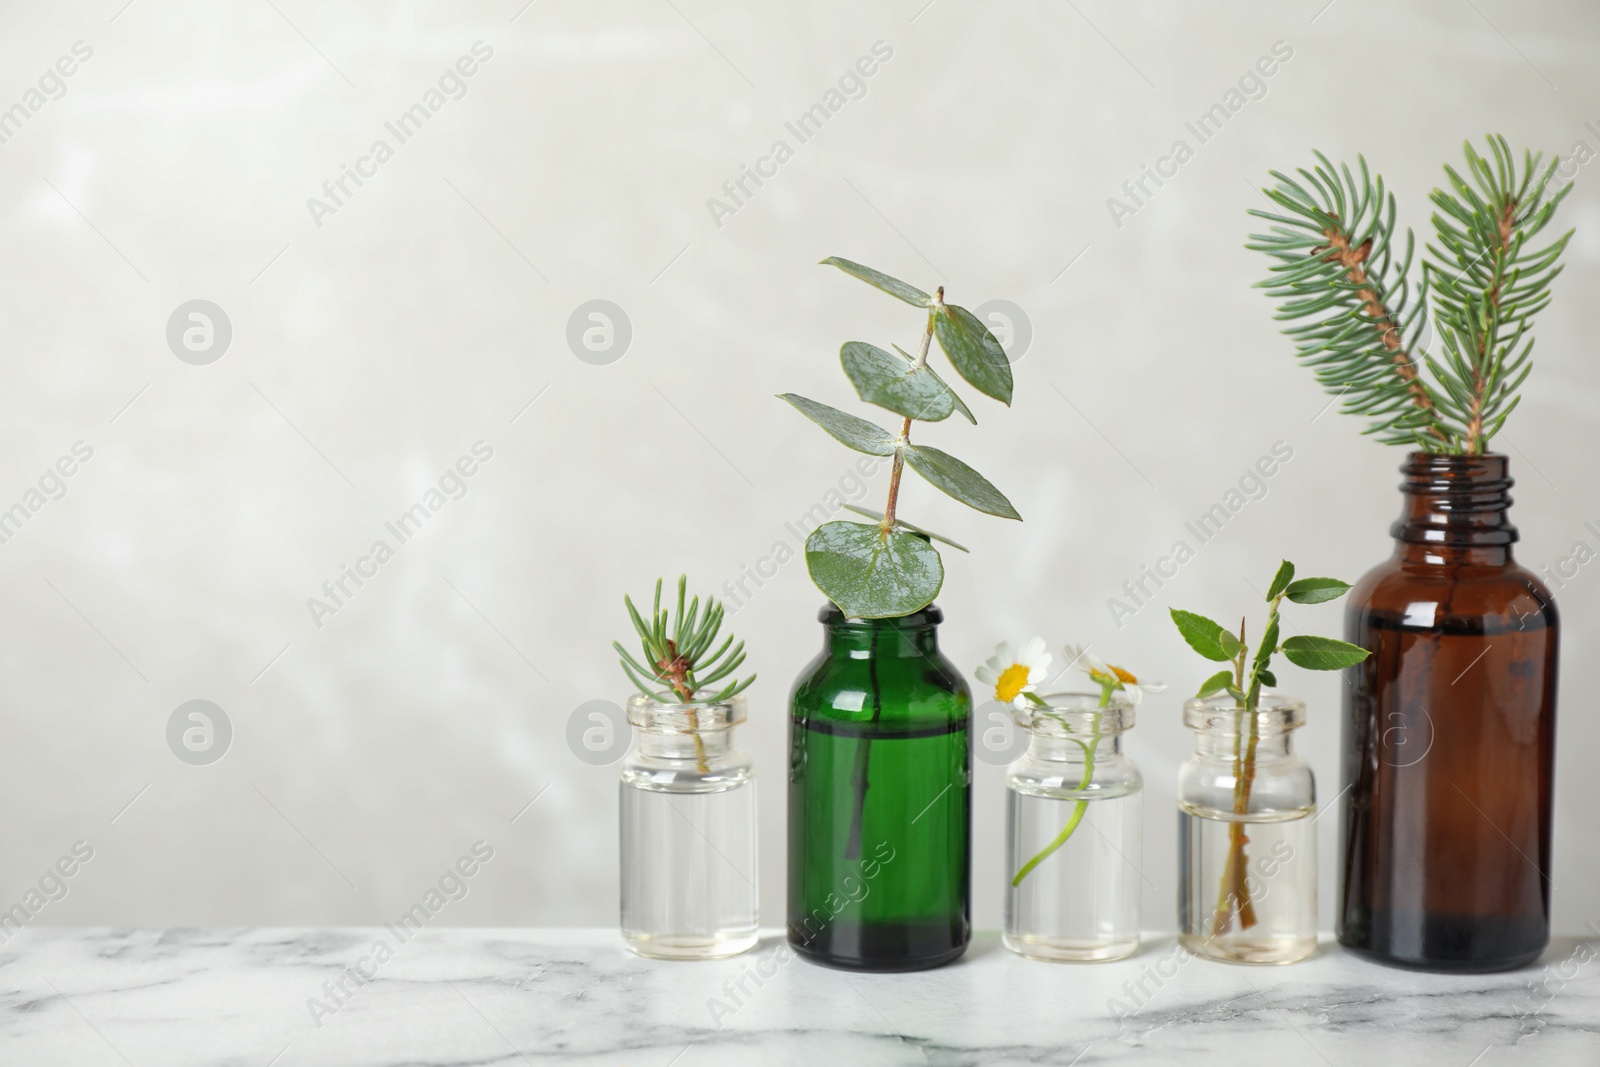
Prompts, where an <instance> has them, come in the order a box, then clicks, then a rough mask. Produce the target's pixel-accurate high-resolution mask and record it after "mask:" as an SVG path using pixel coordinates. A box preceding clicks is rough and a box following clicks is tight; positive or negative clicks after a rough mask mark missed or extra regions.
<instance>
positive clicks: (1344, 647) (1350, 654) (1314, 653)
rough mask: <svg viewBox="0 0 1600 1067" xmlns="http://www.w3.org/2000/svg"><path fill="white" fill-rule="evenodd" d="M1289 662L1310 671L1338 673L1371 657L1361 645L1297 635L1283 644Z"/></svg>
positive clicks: (1328, 638) (1329, 638)
mask: <svg viewBox="0 0 1600 1067" xmlns="http://www.w3.org/2000/svg"><path fill="white" fill-rule="evenodd" d="M1283 654H1284V655H1285V656H1287V657H1288V659H1289V662H1290V663H1293V664H1294V665H1295V666H1297V667H1304V668H1305V669H1306V670H1308V671H1336V670H1339V669H1341V668H1343V667H1353V666H1354V665H1356V664H1357V663H1360V662H1361V661H1362V660H1364V659H1366V658H1367V656H1369V655H1371V653H1369V652H1368V651H1367V650H1366V649H1364V648H1362V647H1361V646H1360V645H1352V644H1350V643H1349V642H1348V641H1336V640H1334V639H1333V638H1331V637H1313V636H1310V635H1306V634H1297V635H1296V636H1294V637H1291V638H1289V639H1288V640H1287V641H1285V642H1284V643H1283Z"/></svg>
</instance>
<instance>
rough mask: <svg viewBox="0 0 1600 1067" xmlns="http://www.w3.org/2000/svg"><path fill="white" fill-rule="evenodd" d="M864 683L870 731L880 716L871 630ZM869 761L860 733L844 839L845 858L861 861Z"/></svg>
mask: <svg viewBox="0 0 1600 1067" xmlns="http://www.w3.org/2000/svg"><path fill="white" fill-rule="evenodd" d="M867 680H868V682H869V683H870V684H871V686H872V718H871V719H869V720H868V726H869V728H870V727H871V726H873V725H876V724H877V722H878V720H879V719H880V718H881V717H882V715H883V695H882V693H880V692H879V691H878V629H877V627H876V626H874V627H873V630H872V640H871V642H870V644H869V646H868V649H867ZM871 759H872V737H871V736H870V735H869V734H868V733H867V732H866V731H863V732H862V735H861V741H860V743H859V744H857V745H856V765H855V768H854V769H853V770H852V772H851V785H852V786H853V788H854V792H855V807H854V808H853V809H852V810H851V812H850V836H849V837H847V838H846V839H845V843H844V858H845V859H847V860H858V859H860V858H861V824H862V822H863V821H864V820H865V819H866V814H867V789H868V787H869V786H870V785H871V783H870V782H869V781H868V778H867V774H868V771H869V770H870V766H871Z"/></svg>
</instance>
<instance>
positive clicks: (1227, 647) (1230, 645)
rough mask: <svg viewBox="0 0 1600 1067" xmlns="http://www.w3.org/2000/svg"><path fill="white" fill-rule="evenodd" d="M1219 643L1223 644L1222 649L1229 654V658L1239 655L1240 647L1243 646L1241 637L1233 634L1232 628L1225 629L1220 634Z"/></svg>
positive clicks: (1218, 636)
mask: <svg viewBox="0 0 1600 1067" xmlns="http://www.w3.org/2000/svg"><path fill="white" fill-rule="evenodd" d="M1217 644H1219V645H1221V646H1222V651H1224V652H1226V653H1227V654H1228V658H1229V659H1232V658H1233V657H1235V656H1237V655H1238V654H1239V649H1240V648H1241V647H1243V646H1241V645H1240V644H1239V639H1238V638H1237V637H1235V636H1234V635H1233V631H1232V630H1224V631H1222V632H1221V633H1220V634H1218V635H1217Z"/></svg>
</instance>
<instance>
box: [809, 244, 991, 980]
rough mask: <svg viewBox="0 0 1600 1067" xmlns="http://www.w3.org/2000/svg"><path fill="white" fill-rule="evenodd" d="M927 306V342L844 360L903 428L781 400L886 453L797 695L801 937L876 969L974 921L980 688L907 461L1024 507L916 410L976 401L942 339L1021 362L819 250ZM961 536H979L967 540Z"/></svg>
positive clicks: (958, 949)
mask: <svg viewBox="0 0 1600 1067" xmlns="http://www.w3.org/2000/svg"><path fill="white" fill-rule="evenodd" d="M823 262H824V263H825V264H827V265H830V266H835V267H838V268H839V269H840V270H842V271H844V272H845V273H847V274H850V275H852V276H853V277H856V278H859V279H861V280H863V281H865V282H867V283H869V284H871V285H873V286H875V287H876V288H878V289H880V290H882V291H884V292H886V293H889V294H890V295H892V296H894V297H896V298H898V299H900V300H902V301H904V302H905V303H907V304H910V305H912V306H913V307H916V308H917V309H919V311H920V312H921V313H922V315H923V316H924V323H923V331H922V336H921V339H920V342H919V343H918V344H917V345H916V346H915V348H916V355H911V354H909V353H907V352H905V351H904V350H901V349H900V348H898V347H896V348H895V349H894V351H889V350H887V349H883V348H879V347H877V346H876V345H872V344H868V343H866V342H864V341H850V342H847V343H846V344H845V345H844V346H843V347H842V348H841V349H840V352H839V359H840V363H841V364H842V366H843V369H844V372H845V374H846V376H847V377H848V378H849V379H850V382H851V384H852V385H853V386H854V387H855V390H856V392H857V394H858V395H859V396H860V398H861V399H862V400H863V401H865V402H867V403H869V404H874V405H876V406H878V407H881V408H884V409H886V410H888V411H890V412H892V413H894V414H895V415H897V416H899V417H900V420H901V421H900V426H899V431H898V433H891V432H889V431H888V430H885V429H883V428H881V427H879V426H878V425H876V424H875V423H873V422H870V421H868V420H866V419H863V418H859V417H857V416H855V415H851V414H848V413H846V412H843V411H840V410H839V409H837V408H834V407H830V406H829V405H827V404H822V403H819V402H817V401H814V400H809V399H807V398H805V397H801V396H796V395H794V394H792V393H785V394H783V396H782V398H783V399H784V400H786V401H788V402H789V403H790V404H791V405H793V406H794V407H795V408H796V409H797V410H798V411H800V412H801V413H802V414H803V415H805V416H806V417H807V418H809V419H811V421H813V422H815V423H816V424H817V425H818V426H820V427H822V429H824V430H826V431H827V432H828V433H829V434H830V435H832V436H833V437H834V438H835V439H836V440H838V441H839V442H840V443H842V444H844V445H845V446H847V447H849V448H852V449H855V450H856V451H858V452H864V453H866V454H868V455H872V456H880V457H884V458H888V459H890V461H891V463H890V472H889V486H888V494H887V497H886V499H885V504H884V508H883V511H882V512H881V513H873V512H867V513H866V515H867V517H868V518H869V519H871V520H872V521H870V522H855V521H846V520H840V521H833V522H826V523H823V524H822V525H821V526H819V527H817V528H816V529H815V530H813V531H812V532H811V533H810V536H809V537H808V538H807V540H806V566H807V569H808V570H809V571H810V573H811V578H812V580H813V581H814V582H815V583H816V585H817V587H818V588H819V589H820V590H821V591H822V592H823V593H824V594H825V595H826V596H827V597H828V600H829V604H828V605H827V606H826V607H825V608H824V609H823V610H822V613H821V615H820V616H819V618H820V621H821V622H822V624H823V627H824V643H823V650H822V653H821V654H820V655H819V656H818V657H817V658H816V659H815V660H813V661H812V662H811V664H810V665H808V666H807V667H806V669H805V671H804V672H803V673H802V674H801V676H800V678H799V679H798V680H797V681H796V683H795V688H794V692H793V694H792V695H791V697H790V705H789V706H790V720H791V729H790V744H789V754H790V760H789V899H788V910H789V940H790V943H791V944H792V945H793V946H794V947H795V949H796V950H797V951H798V952H799V953H800V954H802V955H804V956H805V957H807V958H808V959H811V960H814V961H816V962H819V963H823V964H827V965H830V966H835V967H841V968H849V969H856V970H867V971H903V970H916V969H919V968H925V967H936V966H939V965H940V964H943V963H948V962H949V961H951V960H953V959H956V958H957V957H959V956H960V955H961V953H962V952H964V951H965V950H966V947H967V944H968V942H969V941H970V939H971V934H972V902H971V847H972V830H971V807H970V800H971V797H970V793H971V777H972V754H971V750H970V748H969V746H968V739H967V732H968V726H969V723H970V720H971V711H972V697H971V694H970V693H969V691H968V689H967V686H966V683H965V681H963V680H962V678H961V675H960V672H959V671H957V670H956V669H955V666H954V665H953V664H951V663H950V662H949V661H948V660H947V659H945V657H944V656H943V655H942V654H941V653H940V651H939V645H938V634H937V629H938V624H939V623H940V621H941V620H942V619H943V614H942V613H941V612H940V611H939V609H938V607H936V606H935V605H934V604H933V598H934V597H935V596H936V595H937V594H938V592H939V589H940V588H941V586H942V585H943V582H944V564H943V562H942V560H941V558H940V555H939V551H938V549H937V548H936V547H935V546H934V542H935V541H939V542H941V543H943V544H946V545H948V546H950V547H953V548H957V549H961V546H960V545H957V544H955V543H954V542H953V541H950V540H949V539H947V538H944V537H941V536H940V535H938V534H934V533H931V532H929V531H928V530H926V529H924V528H922V527H920V526H913V525H912V524H910V523H908V522H906V521H905V519H904V518H903V517H902V514H901V510H902V509H901V491H902V484H903V483H902V475H903V474H904V472H905V469H906V468H908V467H909V468H910V469H911V470H913V471H915V472H916V473H917V474H919V475H921V476H922V477H923V478H924V479H926V480H927V481H929V482H931V483H932V484H933V485H934V486H935V487H936V488H938V489H940V490H941V491H943V492H945V493H947V494H949V495H950V496H952V497H954V498H955V499H957V500H959V501H961V502H962V503H964V504H967V505H969V506H971V507H973V508H975V509H977V510H979V511H982V512H986V513H988V514H992V515H997V516H1001V517H1004V518H1011V519H1017V518H1020V516H1019V515H1018V514H1017V512H1016V509H1015V508H1013V507H1012V506H1011V503H1010V501H1008V500H1007V499H1006V498H1005V496H1004V495H1003V494H1002V493H1001V492H1000V491H999V490H998V489H996V488H995V487H994V485H993V484H992V483H990V482H989V480H988V479H986V478H984V477H983V475H981V474H979V473H978V472H977V471H975V470H973V469H972V468H971V467H969V466H968V465H967V464H965V463H963V462H962V461H961V460H959V459H956V458H955V457H954V456H952V455H950V454H949V453H947V452H944V451H942V450H940V449H938V448H935V447H933V446H931V445H926V444H921V443H913V442H912V440H911V435H912V429H913V424H914V423H917V422H922V423H936V422H940V421H942V420H945V419H948V418H949V417H950V416H951V415H952V414H954V413H956V412H960V413H961V414H962V416H963V417H964V418H966V419H967V420H968V421H972V422H975V421H976V420H975V419H974V418H973V415H972V412H971V411H970V410H969V409H968V407H967V405H966V404H965V403H964V402H963V401H962V400H961V398H960V397H959V396H958V395H957V394H956V392H955V391H954V390H953V389H951V388H950V386H949V385H948V384H946V382H945V381H944V379H943V378H942V377H941V376H940V375H939V373H938V372H937V371H935V370H934V368H933V367H932V366H930V365H929V363H928V355H929V352H930V350H931V348H932V345H933V342H934V341H935V340H936V339H937V340H938V342H939V345H940V347H941V348H942V349H943V350H944V352H945V354H946V355H947V356H948V357H949V359H950V362H951V364H952V365H953V366H954V368H955V370H956V373H957V374H959V375H960V376H961V377H962V378H963V379H965V380H966V381H967V383H968V384H970V385H972V386H973V387H974V388H976V389H977V390H978V391H979V392H981V393H983V394H985V395H986V396H989V397H992V398H993V399H995V400H998V401H1000V402H1001V403H1004V404H1009V403H1010V402H1011V391H1012V378H1011V365H1010V362H1009V361H1008V360H1007V358H1006V355H1005V351H1004V349H1003V348H1001V346H1000V343H999V342H998V341H996V340H995V338H994V335H993V334H992V333H990V331H989V330H988V328H987V327H985V326H984V325H983V323H982V322H981V321H980V320H979V319H978V318H977V317H976V316H975V315H973V314H972V313H971V312H970V311H967V310H966V309H965V308H962V307H959V306H957V305H955V304H950V303H947V302H946V301H945V298H944V295H945V294H944V289H943V288H942V287H940V288H938V289H936V290H935V291H934V292H933V293H932V294H929V293H926V292H924V291H922V290H921V289H918V288H916V287H915V286H912V285H909V284H907V283H906V282H903V281H900V280H899V279H896V278H891V277H889V276H888V275H886V274H883V273H881V272H879V271H875V270H873V269H871V268H870V267H864V266H862V265H860V264H859V263H853V262H851V261H849V260H845V259H839V258H837V257H835V258H831V259H827V260H824V261H823ZM962 551H965V550H964V549H962Z"/></svg>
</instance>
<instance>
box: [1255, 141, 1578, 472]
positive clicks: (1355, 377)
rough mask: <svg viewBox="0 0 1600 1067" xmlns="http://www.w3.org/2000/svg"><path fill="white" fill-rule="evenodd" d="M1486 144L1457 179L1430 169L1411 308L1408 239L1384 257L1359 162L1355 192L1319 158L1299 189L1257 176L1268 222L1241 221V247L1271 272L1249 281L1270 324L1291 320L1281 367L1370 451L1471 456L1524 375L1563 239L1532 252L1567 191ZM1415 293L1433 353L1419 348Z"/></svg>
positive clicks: (1280, 176) (1374, 192) (1384, 225)
mask: <svg viewBox="0 0 1600 1067" xmlns="http://www.w3.org/2000/svg"><path fill="white" fill-rule="evenodd" d="M1488 146H1489V155H1488V157H1487V158H1485V157H1484V156H1481V155H1479V154H1478V152H1477V151H1476V150H1475V149H1474V148H1473V147H1472V145H1471V144H1470V143H1468V144H1467V145H1466V168H1465V169H1466V172H1467V176H1468V177H1463V176H1462V175H1461V174H1460V173H1459V172H1457V171H1456V170H1455V169H1454V168H1453V167H1450V166H1448V165H1446V167H1445V168H1444V171H1445V176H1446V178H1447V179H1448V182H1449V189H1448V190H1446V189H1434V190H1433V193H1432V197H1431V199H1432V201H1433V204H1434V207H1435V208H1436V209H1437V210H1436V211H1435V212H1434V214H1433V228H1434V240H1433V241H1431V242H1429V243H1428V245H1427V248H1426V257H1425V258H1424V260H1423V261H1422V264H1421V267H1422V276H1421V284H1420V285H1419V287H1418V289H1417V291H1416V294H1415V299H1414V300H1413V299H1412V293H1411V278H1410V273H1411V266H1412V261H1413V259H1414V256H1415V252H1416V243H1415V239H1414V237H1413V235H1412V232H1411V230H1409V229H1407V230H1406V231H1405V234H1404V248H1403V250H1401V249H1400V248H1399V247H1398V244H1397V242H1398V241H1399V239H1400V233H1399V230H1398V229H1397V227H1396V223H1395V199H1394V195H1393V194H1392V193H1385V191H1384V185H1383V178H1382V177H1381V176H1378V175H1374V174H1371V173H1370V172H1369V171H1368V170H1367V162H1366V160H1365V159H1363V158H1361V157H1359V156H1358V157H1357V163H1358V168H1359V171H1360V177H1359V179H1358V178H1357V177H1356V175H1354V174H1353V173H1352V172H1351V170H1350V168H1349V167H1348V166H1345V165H1340V166H1338V167H1337V168H1336V167H1335V166H1334V165H1333V163H1331V162H1330V161H1329V160H1328V157H1327V156H1324V155H1323V154H1322V153H1320V152H1318V153H1316V157H1317V166H1315V167H1313V168H1311V169H1309V170H1307V169H1305V168H1300V170H1299V171H1298V173H1299V175H1300V180H1296V179H1294V178H1292V177H1290V176H1289V175H1287V174H1284V173H1282V172H1281V171H1276V170H1275V171H1272V172H1271V173H1272V176H1273V178H1275V179H1276V180H1277V184H1276V185H1275V186H1273V187H1271V188H1268V189H1265V190H1263V192H1264V193H1265V194H1266V195H1267V197H1268V198H1269V199H1271V200H1272V201H1273V202H1274V203H1275V204H1277V205H1278V207H1279V208H1282V209H1283V212H1284V213H1279V212H1276V211H1263V210H1260V209H1254V208H1252V209H1251V211H1250V214H1252V215H1254V216H1256V217H1258V218H1262V219H1266V220H1267V221H1268V222H1271V223H1274V225H1273V226H1272V227H1271V232H1270V233H1266V234H1254V235H1252V237H1251V238H1250V242H1249V244H1248V245H1247V247H1248V248H1251V249H1253V250H1255V251H1259V252H1265V253H1266V254H1267V255H1269V256H1271V257H1272V258H1273V259H1274V260H1276V261H1277V264H1276V265H1275V266H1274V267H1272V274H1271V277H1269V278H1267V279H1266V280H1265V281H1262V282H1259V283H1257V284H1258V285H1259V286H1260V287H1261V288H1264V289H1266V291H1267V293H1268V295H1270V296H1271V297H1273V299H1275V300H1276V301H1278V304H1279V308H1278V313H1277V315H1276V316H1275V317H1276V318H1278V319H1280V320H1285V321H1290V322H1295V323H1296V325H1293V326H1288V327H1286V328H1285V329H1284V333H1285V334H1287V335H1288V336H1289V337H1290V338H1292V339H1293V340H1294V343H1295V354H1296V355H1297V356H1298V357H1299V359H1300V362H1302V363H1303V364H1305V365H1306V366H1309V367H1311V368H1312V369H1313V370H1314V371H1315V372H1316V375H1317V380H1318V381H1319V382H1321V383H1322V385H1323V387H1324V388H1325V389H1326V390H1327V391H1328V392H1331V393H1334V394H1336V395H1337V396H1338V397H1340V398H1341V399H1342V400H1343V401H1344V403H1343V406H1342V410H1343V411H1345V412H1346V413H1347V414H1353V415H1362V416H1365V417H1367V418H1368V419H1369V420H1370V424H1369V425H1368V427H1367V429H1366V431H1365V432H1366V433H1369V434H1375V435H1377V436H1378V438H1379V439H1380V440H1382V441H1383V442H1384V443H1385V444H1398V445H1410V446H1413V447H1416V448H1420V449H1422V450H1424V451H1428V452H1440V453H1453V454H1466V455H1478V454H1481V453H1483V452H1484V451H1485V450H1486V449H1487V447H1488V443H1489V440H1490V438H1492V437H1493V436H1494V435H1495V434H1496V433H1497V432H1499V430H1500V428H1501V427H1502V426H1503V425H1504V424H1505V421H1506V418H1507V416H1509V415H1510V414H1511V412H1512V410H1513V409H1514V408H1515V407H1516V406H1517V400H1518V395H1517V389H1518V388H1519V387H1520V386H1521V385H1522V383H1523V381H1524V379H1526V378H1527V376H1528V372H1529V370H1531V369H1532V368H1531V365H1530V363H1529V361H1528V357H1529V355H1530V353H1531V352H1532V350H1533V337H1532V335H1531V333H1530V332H1529V331H1530V328H1531V326H1532V319H1533V316H1534V315H1535V314H1536V313H1537V312H1539V311H1541V310H1543V309H1544V307H1545V306H1546V305H1548V304H1549V303H1550V284H1551V283H1552V282H1553V281H1555V279H1556V277H1557V276H1558V275H1560V273H1561V270H1562V268H1561V267H1560V266H1558V265H1557V260H1558V259H1560V257H1561V253H1562V251H1563V250H1564V249H1565V248H1566V246H1567V242H1568V240H1569V239H1571V237H1572V231H1570V230H1569V231H1568V232H1567V233H1565V234H1563V235H1562V236H1560V237H1558V238H1556V239H1555V240H1553V241H1551V242H1550V243H1548V244H1545V245H1543V246H1540V247H1534V246H1533V243H1532V242H1533V239H1534V238H1535V237H1536V236H1537V235H1538V234H1539V233H1540V231H1542V230H1543V229H1544V228H1545V226H1546V225H1548V223H1549V222H1550V219H1551V216H1552V215H1554V213H1555V210H1556V207H1557V206H1558V205H1559V204H1560V203H1561V201H1562V200H1563V199H1565V198H1566V196H1567V194H1568V193H1569V192H1571V191H1572V184H1571V183H1570V182H1568V183H1566V184H1565V185H1560V186H1559V187H1556V186H1553V185H1552V179H1553V178H1554V177H1555V173H1556V168H1557V167H1558V166H1559V163H1560V160H1559V159H1552V160H1551V161H1550V162H1549V163H1548V165H1544V166H1542V167H1541V160H1542V159H1543V155H1542V154H1533V153H1528V152H1524V153H1523V158H1522V163H1521V166H1520V167H1519V166H1518V163H1517V159H1516V157H1515V156H1514V155H1513V154H1512V151H1511V149H1510V147H1509V146H1508V145H1507V144H1506V140H1505V138H1504V137H1501V136H1499V135H1498V134H1495V135H1491V136H1490V137H1489V138H1488ZM1469 179H1470V180H1469ZM1430 290H1431V292H1432V295H1433V322H1434V327H1435V330H1436V332H1437V334H1438V338H1439V345H1440V349H1441V350H1440V351H1438V352H1428V351H1426V350H1425V349H1423V348H1422V347H1421V346H1422V342H1423V340H1424V333H1425V330H1424V328H1425V326H1426V324H1427V320H1428V295H1429V292H1430Z"/></svg>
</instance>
